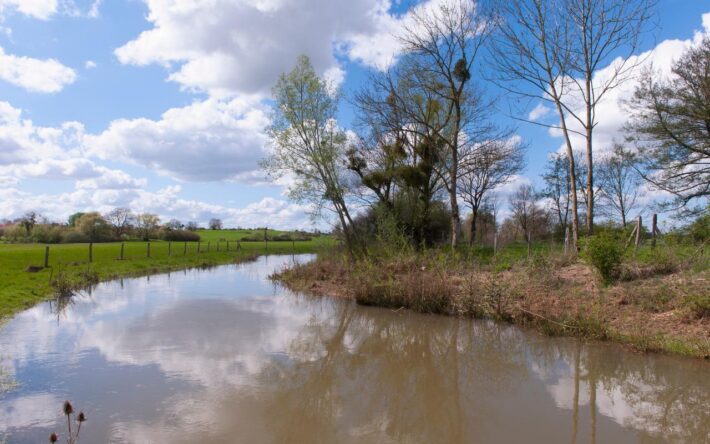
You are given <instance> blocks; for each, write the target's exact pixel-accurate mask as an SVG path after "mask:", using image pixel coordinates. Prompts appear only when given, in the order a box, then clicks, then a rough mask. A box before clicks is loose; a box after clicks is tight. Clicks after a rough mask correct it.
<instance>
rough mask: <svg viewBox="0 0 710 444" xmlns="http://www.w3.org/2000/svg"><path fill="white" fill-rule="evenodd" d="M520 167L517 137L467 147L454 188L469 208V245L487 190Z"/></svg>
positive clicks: (504, 179)
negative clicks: (456, 184) (456, 187)
mask: <svg viewBox="0 0 710 444" xmlns="http://www.w3.org/2000/svg"><path fill="white" fill-rule="evenodd" d="M523 166H524V158H523V147H522V145H521V143H520V142H519V141H518V140H515V139H507V140H492V141H489V142H485V143H481V144H477V145H474V146H472V147H470V148H469V149H468V150H467V152H466V153H465V156H464V157H463V161H462V164H461V172H460V173H459V185H458V191H459V194H460V196H461V199H462V200H463V201H464V203H465V204H466V205H467V206H468V207H469V208H470V209H471V225H470V232H469V245H473V242H474V239H475V238H476V222H477V220H478V213H479V210H480V209H481V205H482V204H483V202H484V201H485V198H486V197H487V195H488V194H487V193H488V192H490V191H491V190H494V189H495V188H497V187H499V186H501V185H503V184H505V183H507V182H509V181H510V179H512V178H513V177H514V176H515V175H516V174H517V173H519V172H520V171H521V170H522V169H523Z"/></svg>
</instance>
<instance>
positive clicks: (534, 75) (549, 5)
mask: <svg viewBox="0 0 710 444" xmlns="http://www.w3.org/2000/svg"><path fill="white" fill-rule="evenodd" d="M564 7H565V4H564V0H518V1H512V2H511V1H507V2H504V1H500V2H499V6H498V13H499V17H500V20H499V27H498V32H497V33H496V34H494V38H493V44H492V45H491V57H490V60H491V64H492V66H493V69H494V72H495V73H496V83H498V85H500V86H501V87H502V88H504V89H506V90H508V91H511V92H513V93H515V94H517V95H520V96H523V97H528V98H538V99H541V100H543V101H544V102H547V103H549V104H551V105H552V106H554V109H555V111H556V112H557V116H558V119H559V123H558V124H556V125H545V126H549V127H552V128H555V129H559V131H560V132H561V133H562V136H563V138H564V141H565V149H566V153H567V163H568V171H569V183H570V200H571V207H572V214H571V217H572V245H573V247H574V249H575V250H576V249H577V244H578V240H579V216H578V211H577V180H576V177H575V173H576V166H575V159H574V150H573V146H572V139H571V136H572V135H573V134H574V133H575V131H574V130H572V129H571V128H570V127H569V124H568V118H569V107H568V106H567V104H566V102H565V101H566V99H567V97H568V94H569V89H570V85H569V84H570V79H569V78H568V77H567V72H568V70H569V65H570V64H571V63H572V58H573V56H574V49H573V45H572V41H571V39H570V37H569V36H570V32H571V31H570V29H569V28H570V23H569V21H568V20H567V19H566V17H565V16H564V13H563V12H561V11H563V10H564ZM580 135H583V134H580Z"/></svg>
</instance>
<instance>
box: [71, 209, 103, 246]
mask: <svg viewBox="0 0 710 444" xmlns="http://www.w3.org/2000/svg"><path fill="white" fill-rule="evenodd" d="M76 229H77V231H79V232H80V233H82V234H83V235H84V236H86V237H87V238H88V239H89V240H90V241H91V242H104V241H107V240H110V239H111V226H110V225H109V224H108V222H106V219H104V218H103V216H101V215H100V214H99V213H96V212H92V213H86V214H84V215H82V216H81V217H80V218H79V220H77V221H76Z"/></svg>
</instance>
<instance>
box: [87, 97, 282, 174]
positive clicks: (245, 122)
mask: <svg viewBox="0 0 710 444" xmlns="http://www.w3.org/2000/svg"><path fill="white" fill-rule="evenodd" d="M267 124H268V117H267V110H266V108H265V106H264V105H262V104H261V103H260V102H259V101H258V100H255V99H249V98H245V97H241V98H238V99H232V100H218V99H207V100H205V101H200V102H195V103H193V104H191V105H189V106H186V107H183V108H172V109H170V110H168V111H166V112H165V113H164V114H163V115H162V117H161V119H160V120H150V119H132V120H127V119H120V120H116V121H113V122H111V124H110V125H109V127H108V129H106V131H104V132H102V133H100V134H98V135H96V136H93V135H91V136H87V137H85V143H86V146H87V147H88V149H89V152H90V153H91V154H93V155H96V156H98V157H100V158H102V159H110V160H121V161H124V162H129V163H133V164H138V165H141V166H144V167H146V168H149V169H153V170H157V171H158V172H160V173H162V174H165V175H169V176H171V177H175V178H178V179H182V180H192V181H221V180H239V179H240V178H249V177H251V176H253V174H254V173H255V172H256V170H258V161H259V160H260V159H261V158H263V156H264V153H265V147H264V146H265V143H266V137H265V136H264V134H263V129H264V127H265V126H266V125H267Z"/></svg>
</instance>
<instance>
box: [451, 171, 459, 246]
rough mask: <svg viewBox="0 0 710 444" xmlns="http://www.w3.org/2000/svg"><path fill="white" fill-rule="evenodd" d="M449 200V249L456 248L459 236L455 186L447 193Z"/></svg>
mask: <svg viewBox="0 0 710 444" xmlns="http://www.w3.org/2000/svg"><path fill="white" fill-rule="evenodd" d="M449 198H450V199H451V247H452V248H456V246H457V245H458V243H459V235H460V234H461V219H460V218H459V204H458V202H457V200H456V186H455V185H454V186H453V188H452V192H450V193H449Z"/></svg>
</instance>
